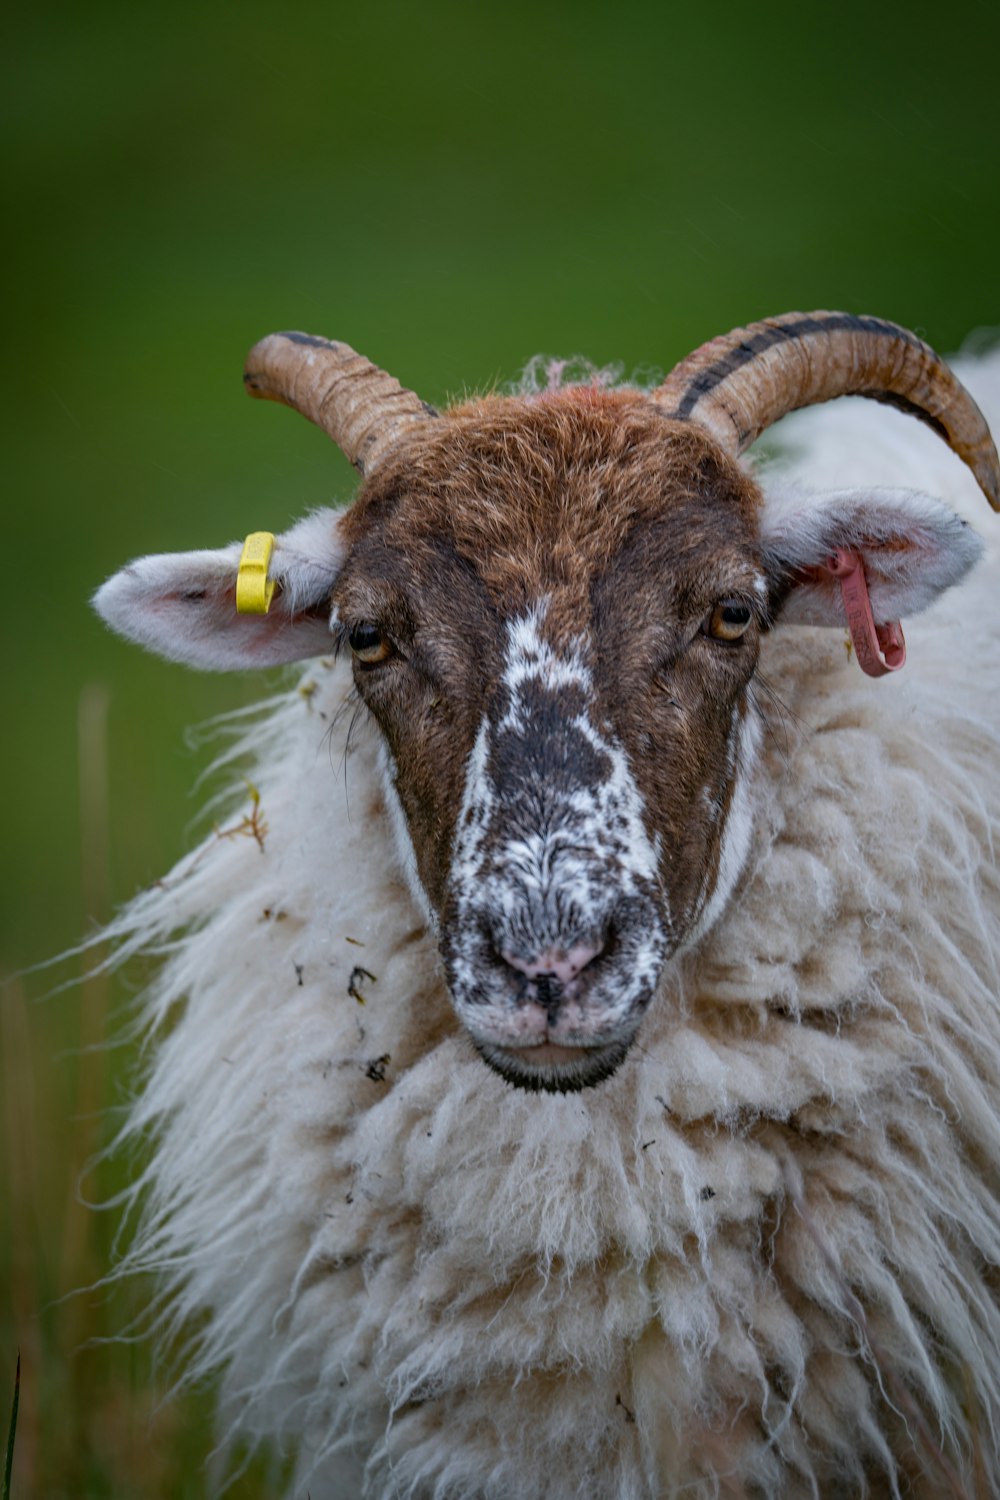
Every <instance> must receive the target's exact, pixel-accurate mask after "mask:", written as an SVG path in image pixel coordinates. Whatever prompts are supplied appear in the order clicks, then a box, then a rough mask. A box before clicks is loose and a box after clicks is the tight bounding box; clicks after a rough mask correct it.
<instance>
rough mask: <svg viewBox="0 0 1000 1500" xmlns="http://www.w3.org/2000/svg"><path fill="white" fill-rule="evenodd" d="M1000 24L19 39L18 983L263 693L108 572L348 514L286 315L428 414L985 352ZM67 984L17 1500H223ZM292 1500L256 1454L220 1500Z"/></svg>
mask: <svg viewBox="0 0 1000 1500" xmlns="http://www.w3.org/2000/svg"><path fill="white" fill-rule="evenodd" d="M998 40H1000V7H998V6H997V5H996V3H995V0H989V3H987V0H981V3H967V0H959V3H956V4H953V5H951V6H949V7H945V8H941V7H939V6H935V7H933V8H932V7H931V6H929V5H920V4H907V5H903V4H898V3H885V4H882V5H878V6H876V5H873V4H871V3H870V0H869V3H867V4H856V3H846V4H842V5H838V6H836V7H833V6H828V5H821V4H819V5H818V4H813V5H807V4H789V3H784V0H782V3H772V4H768V5H764V6H761V5H757V6H749V5H736V4H731V5H729V4H716V5H713V6H701V7H699V6H692V5H688V6H681V5H676V6H671V5H667V4H660V5H652V4H638V3H630V0H621V3H618V4H615V5H609V4H595V3H589V0H576V3H574V4H569V3H566V0H559V3H552V4H542V3H536V4H534V5H528V4H525V3H522V0H511V3H508V4H506V5H505V6H503V8H502V9H501V8H491V7H485V6H475V5H469V4H465V5H460V4H433V3H432V4H423V5H421V6H419V7H414V6H401V5H389V4H370V5H368V6H367V7H351V8H348V7H346V6H343V5H341V4H338V3H327V4H320V3H312V4H298V5H296V4H289V5H286V6H285V7H278V6H276V5H274V4H263V3H260V0H243V3H241V4H239V5H235V4H203V3H199V4H192V3H189V0H180V3H175V4H173V5H172V6H171V7H169V8H167V7H165V6H142V5H135V4H131V5H126V4H123V3H116V4H107V3H102V0H92V3H90V4H88V5H87V6H82V5H79V4H74V5H65V6H63V7H60V6H57V5H51V4H42V5H39V6H37V7H36V8H34V9H31V10H29V9H28V8H26V7H22V8H21V9H20V10H19V11H18V12H17V13H16V14H15V16H14V17H13V18H12V19H9V20H8V26H7V48H6V54H7V56H6V64H5V67H6V80H5V84H4V88H3V95H2V101H0V109H2V111H3V115H4V119H5V127H6V128H5V130H4V142H5V153H6V166H7V171H6V182H7V198H8V202H9V203H10V212H9V214H8V220H7V222H8V229H7V231H6V234H5V237H4V248H5V250H6V252H7V257H8V263H9V264H8V272H7V280H6V284H7V288H8V292H7V302H8V314H7V318H6V330H7V331H6V335H5V348H6V357H5V360H4V367H3V376H4V381H5V385H6V390H5V399H4V410H5V415H6V417H7V419H8V432H7V436H6V440H5V443H4V447H3V457H4V461H5V466H6V468H7V470H8V473H7V476H6V483H5V485H4V495H5V499H4V554H5V555H4V557H3V563H2V578H3V602H4V606H5V639H6V648H5V662H6V670H5V683H4V688H5V691H4V711H5V722H4V727H3V735H2V743H3V750H4V771H3V779H2V795H3V830H4V838H3V846H4V847H3V856H4V857H3V899H2V902H0V915H2V948H0V957H2V964H3V970H4V973H5V974H11V973H12V972H15V971H18V970H21V969H23V968H24V967H25V966H27V965H31V964H35V963H37V962H39V961H40V960H43V959H46V958H48V957H50V956H52V955H53V954H57V953H58V952H59V951H60V950H63V949H65V948H67V947H69V946H70V945H72V944H73V943H74V942H75V941H76V940H77V939H78V938H79V937H80V935H81V934H84V933H87V932H88V931H92V930H93V928H94V924H95V923H96V922H99V921H101V920H103V919H105V918H106V917H107V916H108V915H109V914H110V911H111V910H112V907H113V905H114V904H115V903H118V902H120V901H122V900H123V899H125V898H127V897H128V896H129V895H130V893H132V892H133V891H135V890H136V889H137V888H138V887H139V886H141V885H143V884H145V883H147V882H148V881H150V880H152V879H154V878H155V877H156V876H157V875H159V874H161V873H162V872H163V871H164V870H165V869H166V868H167V867H168V866H169V864H170V863H171V862H172V861H173V859H174V858H175V857H176V856H177V855H178V854H180V853H181V851H182V850H184V849H185V848H186V847H188V846H189V844H190V842H191V840H192V838H193V837H194V836H195V835H194V834H193V833H192V830H191V828H190V826H189V825H190V822H191V820H192V818H193V816H194V814H195V812H196V809H197V802H196V800H193V799H192V798H191V796H190V790H189V789H190V787H191V784H192V782H193V780H194V777H195V775H196V773H197V771H198V769H200V767H201V765H203V763H204V752H202V753H201V754H200V755H199V754H197V753H194V754H193V753H191V752H189V751H187V750H186V749H185V748H184V728H185V726H186V725H188V724H192V723H197V722H198V721H201V720H204V719H205V718H207V717H208V716H210V715H211V714H214V713H216V712H218V711H220V710H222V709H225V708H229V707H234V706H237V705H239V704H243V703H247V702H250V701H252V700H253V699H254V698H256V697H257V696H259V695H260V693H261V690H262V684H261V682H260V681H258V680H251V679H249V678H227V679H223V678H209V677H199V676H197V675H195V674H194V673H189V672H187V671H185V670H184V669H182V668H180V667H173V666H168V665H166V664H164V663H159V662H156V661H154V660H153V659H151V658H149V657H145V656H143V655H142V654H141V653H140V652H139V651H137V650H136V649H134V648H132V647H129V646H126V645H125V644H124V643H121V642H119V641H117V640H115V639H112V638H111V637H110V636H109V635H107V634H106V633H105V632H104V631H103V629H102V628H101V626H100V625H99V624H98V622H97V621H96V620H95V619H94V618H93V617H92V615H91V614H90V612H89V610H88V607H87V598H88V595H89V594H90V593H91V592H92V590H93V589H94V588H95V587H96V586H97V584H98V583H100V582H101V580H102V579H103V578H104V577H105V576H106V575H107V574H109V573H110V572H112V571H113V570H114V569H116V568H117V567H119V566H120V565H121V564H122V563H123V562H125V561H126V560H127V559H128V558H130V557H132V556H134V555H135V554H137V553H140V552H145V551H155V550H171V549H182V548H189V547H200V546H210V545H216V544H220V543H222V542H225V541H227V540H230V539H231V538H233V537H237V536H242V535H243V534H244V533H245V532H247V531H248V530H251V529H254V528H258V527H266V528H268V529H272V530H278V529H279V528H280V527H282V526H283V525H285V524H286V523H287V522H288V521H289V520H290V519H291V518H293V517H294V516H296V515H298V514H299V513H300V512H301V511H303V510H304V509H305V508H306V507H308V506H313V505H316V504H318V503H322V502H325V501H327V500H328V499H330V498H331V497H340V498H345V499H346V498H347V497H348V496H349V495H350V493H351V489H352V474H351V471H350V470H349V468H348V466H347V464H346V463H345V462H344V460H343V459H342V458H341V457H340V455H339V454H338V453H337V452H336V451H335V450H334V449H333V448H332V446H331V445H330V444H329V442H328V441H327V440H326V438H324V437H323V436H322V434H320V433H319V432H317V431H316V430H315V429H312V428H310V427H309V426H308V425H307V424H306V423H305V422H303V421H302V420H301V419H298V418H296V417H295V416H294V415H293V414H291V413H289V412H285V411H281V410H280V409H279V408H277V407H274V406H261V405H258V404H255V403H252V402H249V401H247V399H246V398H245V396H244V394H243V392H242V388H241V382H240V372H241V365H242V360H243V356H244V353H245V351H246V350H247V348H248V347H249V345H250V344H251V343H252V342H253V341H254V340H255V339H256V338H258V337H259V336H260V335H261V334H263V333H266V332H268V331H270V330H272V329H275V328H305V329H308V330H311V331H313V332H317V333H324V334H328V335H333V336H336V337H339V338H344V339H346V340H348V341H349V342H351V343H353V344H354V345H355V346H356V347H358V348H360V349H361V350H362V351H363V352H365V353H366V354H368V355H369V356H370V357H371V358H373V359H374V360H376V361H377V362H378V363H381V364H384V365H385V366H386V367H388V368H389V369H390V370H392V372H393V373H394V374H396V375H398V376H399V378H400V379H401V380H402V381H403V382H404V383H406V384H409V385H412V386H414V387H415V388H416V389H417V390H419V391H420V392H421V394H423V395H424V396H425V397H426V398H427V399H429V400H431V401H435V402H440V401H442V400H444V399H446V398H447V397H448V396H449V395H454V394H458V393H460V392H462V391H463V390H464V389H466V388H467V387H477V386H483V385H488V384H490V383H492V382H494V381H496V380H506V379H510V378H512V377H514V376H516V374H517V372H518V371H519V369H520V367H521V366H522V364H523V363H524V362H525V360H526V359H527V358H528V357H529V356H530V355H532V354H534V353H537V352H539V351H545V352H548V353H562V354H575V353H580V354H585V355H587V356H589V357H590V358H591V359H593V360H596V361H598V362H601V363H603V362H606V361H609V360H620V361H622V362H623V363H624V366H625V368H626V370H632V369H635V368H639V367H643V366H647V367H648V366H659V367H669V366H670V364H671V363H672V362H673V361H674V360H675V359H677V358H679V357H680V356H682V355H683V354H685V353H686V352H687V351H688V350H689V349H690V348H692V347H693V346H694V345H696V344H697V343H699V342H701V341H702V340H703V339H705V338H708V337H710V336H711V335H713V334H715V333H719V332H722V331H724V330H726V329H728V328H729V327H731V326H732V325H734V324H737V323H741V322H746V321H749V320H750V319H753V318H757V317H761V316H764V315H766V314H768V313H774V312H781V311H785V310H788V309H791V308H806V309H808V308H813V307H842V308H846V309H848V310H852V311H864V312H874V313H878V314H881V315H883V316H887V317H890V318H894V319H896V320H898V321H900V322H902V323H904V324H907V325H909V326H911V327H914V328H916V329H918V330H919V331H920V332H922V333H923V334H924V335H925V336H926V337H927V338H928V339H930V341H931V342H932V343H934V344H935V345H936V346H937V347H938V348H940V349H942V350H944V351H949V350H953V349H955V348H956V347H958V345H959V344H960V343H961V342H962V341H963V339H964V338H965V337H966V336H967V335H969V334H970V333H971V332H972V331H973V330H975V329H977V328H980V327H982V326H984V325H989V324H990V323H995V322H1000V297H998V293H997V287H996V282H997V265H998V259H1000V257H998V251H997V244H996V237H997V230H998V227H1000V170H998V146H1000V115H998V105H997V99H998V93H1000V91H998V86H997V72H998V69H997V55H998V49H997V43H998ZM266 686H267V684H266V683H265V684H264V687H265V688H266ZM79 973H80V964H79V961H71V962H69V963H67V964H64V965H63V966H62V967H61V968H58V969H56V970H54V971H50V972H48V973H43V974H31V975H26V976H24V977H23V978H21V979H16V978H15V979H14V980H13V981H11V982H9V983H8V984H7V985H6V987H5V988H4V990H3V991H2V1022H3V1029H2V1045H3V1063H2V1069H0V1083H2V1087H3V1107H2V1109H0V1128H2V1129H3V1132H4V1134H3V1142H2V1145H0V1175H2V1195H0V1225H2V1229H3V1233H2V1235H0V1439H2V1435H3V1433H4V1432H5V1430H6V1417H5V1412H6V1404H7V1401H8V1399H9V1392H10V1388H11V1385H12V1381H13V1370H14V1351H15V1347H18V1346H19V1347H20V1350H21V1354H22V1361H23V1378H22V1399H21V1418H20V1427H19V1432H18V1447H17V1456H16V1461H15V1469H14V1490H13V1493H14V1495H15V1496H19V1497H21V1500H25V1497H28V1496H34V1495H39V1496H45V1497H50V1496H52V1497H55V1496H66V1497H78V1496H88V1497H89V1496H115V1497H117V1496H127V1497H133V1496H136V1497H139V1496H149V1497H153V1496H183V1497H188V1496H190V1497H200V1496H202V1495H204V1494H206V1493H208V1492H209V1490H210V1483H209V1473H210V1471H209V1470H207V1469H206V1468H205V1460H206V1454H207V1452H208V1450H209V1448H210V1446H211V1435H210V1416H209V1408H210V1393H208V1392H195V1393H193V1394H191V1395H189V1396H187V1397H185V1398H183V1399H182V1400H180V1401H179V1402H174V1403H168V1404H166V1405H162V1404H159V1402H158V1395H159V1394H160V1393H162V1391H163V1390H164V1388H165V1386H166V1384H167V1383H168V1376H167V1375H165V1374H164V1373H163V1372H159V1373H156V1374H154V1373H152V1372H151V1362H150V1355H149V1351H148V1350H147V1349H146V1347H145V1346H144V1345H142V1344H139V1345H117V1346H110V1347H109V1346H102V1345H100V1344H97V1345H96V1346H94V1345H92V1343H91V1342H90V1341H93V1340H100V1339H101V1338H102V1337H104V1336H106V1335H107V1334H109V1333H112V1332H115V1331H120V1330H121V1329H122V1328H123V1327H124V1326H125V1324H126V1322H127V1320H128V1319H129V1318H130V1317H131V1316H133V1315H134V1314H135V1313H136V1312H138V1311H140V1310H141V1308H142V1305H143V1302H144V1299H145V1298H146V1296H147V1295H148V1291H147V1289H143V1288H141V1287H133V1288H131V1289H129V1290H127V1291H126V1292H125V1293H124V1295H122V1294H119V1295H118V1297H117V1299H116V1300H115V1299H112V1300H110V1301H109V1300H108V1298H107V1297H106V1295H105V1294H104V1293H101V1292H90V1293H86V1294H84V1295H79V1296H75V1297H72V1298H70V1299H69V1300H68V1301H62V1302H60V1301H57V1300H56V1299H59V1298H62V1297H65V1295H66V1294H67V1293H69V1292H71V1291H72V1290H73V1289H74V1288H79V1287H81V1286H85V1285H87V1284H88V1283H89V1282H91V1281H92V1280H93V1279H94V1278H96V1277H97V1276H98V1275H99V1274H100V1273H101V1271H102V1270H103V1269H106V1267H107V1266H108V1264H109V1263H110V1260H111V1236H112V1232H113V1229H114V1215H113V1214H103V1215H98V1214H95V1213H93V1212H91V1211H89V1210H87V1209H85V1208H83V1207H82V1206H81V1205H80V1204H79V1203H78V1201H77V1196H78V1178H79V1174H80V1173H81V1170H82V1168H83V1166H84V1163H85V1162H86V1160H87V1159H88V1157H89V1156H91V1154H92V1153H93V1152H94V1151H95V1150H96V1149H97V1148H98V1147H100V1145H102V1144H103V1143H104V1142H106V1140H107V1139H108V1138H109V1136H110V1134H111V1132H112V1130H113V1124H114V1110H115V1109H116V1108H118V1107H119V1106H120V1105H121V1103H122V1101H123V1100H124V1099H125V1098H126V1096H127V1089H128V1083H127V1080H128V1077H129V1069H130V1064H131V1062H132V1058H131V1057H130V1051H129V1048H128V1047H121V1048H118V1049H115V1050H112V1051H111V1052H100V1051H98V1052H93V1051H88V1050H87V1049H88V1048H89V1047H90V1046H91V1044H92V1043H94V1042H96V1041H97V1040H99V1039H100V1037H101V1036H102V1035H104V1034H106V1032H107V1030H108V1026H109V1022H108V1014H109V1011H110V1012H114V1011H115V1009H116V1008H117V1007H120V1006H121V1004H122V1003H123V999H124V998H126V997H127V991H126V990H125V989H124V988H123V987H122V986H121V985H120V984H118V983H117V982H116V985H114V986H111V987H109V986H108V985H107V984H105V983H104V982H101V981H96V982H95V981H91V982H90V983H88V984H85V985H83V986H77V987H75V988H71V989H69V990H68V991H65V992H63V993H60V994H57V995H53V996H51V997H50V998H43V997H45V995H46V994H47V992H48V991H49V990H50V989H51V988H52V986H53V985H54V984H56V983H58V982H61V981H64V980H66V979H70V978H73V977H74V976H76V975H78V974H79ZM140 981H141V975H139V974H136V973H133V974H132V976H131V980H130V984H131V988H133V989H134V988H135V986H136V985H137V984H138V983H139V982H140ZM126 1171H127V1166H123V1165H122V1164H120V1163H119V1164H114V1163H112V1164H108V1163H104V1164H102V1165H101V1166H99V1167H97V1168H96V1169H94V1170H91V1171H90V1172H89V1173H88V1174H87V1175H86V1176H85V1177H84V1178H83V1180H82V1185H81V1191H82V1193H83V1194H84V1195H86V1196H88V1197H96V1198H99V1199H104V1198H107V1197H108V1195H109V1194H111V1193H113V1192H114V1191H115V1189H116V1188H117V1187H119V1186H120V1185H121V1182H122V1181H123V1180H124V1175H125V1173H126ZM275 1486H276V1480H275V1476H274V1475H273V1474H269V1473H268V1472H267V1470H266V1468H265V1467H264V1466H263V1465H261V1464H259V1463H258V1464H257V1465H256V1466H255V1467H252V1468H251V1469H250V1470H249V1471H248V1473H247V1474H246V1475H245V1476H244V1477H243V1478H241V1479H240V1480H239V1481H238V1482H237V1483H236V1485H235V1486H234V1488H233V1490H232V1491H231V1493H232V1494H233V1495H234V1496H237V1497H255V1496H264V1495H268V1494H273V1493H275V1492H276V1488H275Z"/></svg>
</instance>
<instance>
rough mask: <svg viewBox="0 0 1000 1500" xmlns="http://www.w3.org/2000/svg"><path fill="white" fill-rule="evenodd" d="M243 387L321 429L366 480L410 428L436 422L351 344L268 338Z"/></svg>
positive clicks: (254, 352)
mask: <svg viewBox="0 0 1000 1500" xmlns="http://www.w3.org/2000/svg"><path fill="white" fill-rule="evenodd" d="M243 383H244V385H245V386H246V388H247V390H248V391H249V392H250V394H251V396H259V397H262V398H263V399H265V400H267V401H281V402H282V403H283V404H284V405H285V406H291V407H294V409H295V410H296V411H298V412H301V413H302V415H303V416H304V417H308V418H309V420H310V422H315V423H316V425H317V427H322V429H323V431H324V432H325V433H327V434H328V435H329V436H330V437H332V438H333V441H334V442H335V443H336V444H337V446H338V448H340V449H342V450H343V452H344V453H345V454H346V455H347V457H348V458H349V459H350V460H351V463H352V464H353V465H354V467H355V468H356V469H357V470H358V471H359V472H360V473H361V474H370V473H371V472H372V470H373V469H375V468H377V466H378V464H379V463H380V461H381V460H382V458H383V457H384V456H385V454H386V453H387V452H388V450H389V449H390V448H391V447H393V445H394V444H395V443H396V442H398V440H399V439H400V437H401V436H402V435H403V434H404V433H405V432H406V431H407V430H408V429H409V428H410V427H413V426H414V425H415V424H416V423H418V422H426V421H427V420H428V419H429V418H432V417H436V416H437V412H436V411H435V410H434V408H433V406H428V405H427V403H426V402H424V401H421V399H420V397H419V396H417V395H414V393H413V391H408V390H406V389H405V387H404V386H401V385H400V383H399V381H398V380H394V379H393V377H392V376H391V375H387V374H386V373H385V371H384V370H380V369H379V368H378V366H377V365H373V364H372V363H371V362H370V360H367V359H365V358H364V356H363V355H360V354H357V353H355V351H354V350H353V349H352V348H351V347H350V345H349V344H335V343H332V342H331V341H330V339H320V338H315V337H313V335H312V334H309V333H271V334H268V336H267V338H264V339H261V341H260V343H259V344H254V346H253V348H252V349H251V350H250V353H249V354H248V355H247V361H246V365H245V366H244V370H243Z"/></svg>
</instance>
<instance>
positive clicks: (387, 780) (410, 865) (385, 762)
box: [378, 737, 438, 934]
mask: <svg viewBox="0 0 1000 1500" xmlns="http://www.w3.org/2000/svg"><path fill="white" fill-rule="evenodd" d="M378 768H379V772H380V774H381V777H382V793H383V795H384V797H385V805H386V809H387V810H388V813H389V821H390V823H391V824H392V833H393V838H394V839H395V842H396V852H397V854H398V855H399V862H400V864H401V866H402V868H403V875H404V877H405V879H406V883H407V885H408V886H409V888H410V894H411V895H412V897H413V899H414V901H415V902H416V904H417V906H418V908H419V910H420V913H421V915H422V916H423V919H424V921H425V922H426V923H427V926H428V928H429V929H430V931H431V932H433V933H435V934H436V933H437V931H438V918H437V913H436V912H435V910H434V908H433V907H432V906H431V903H430V900H429V899H428V896H427V892H426V891H425V890H424V884H423V881H422V880H421V879H420V872H419V870H418V869H417V856H416V852H415V851H414V848H413V840H412V839H411V838H410V830H409V827H408V826H407V822H406V814H405V813H404V811H403V804H402V802H400V800H399V792H398V791H397V790H396V762H395V761H394V760H393V758H392V752H391V751H390V749H389V747H388V745H387V744H386V742H385V740H383V739H382V738H381V737H380V739H379V754H378Z"/></svg>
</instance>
